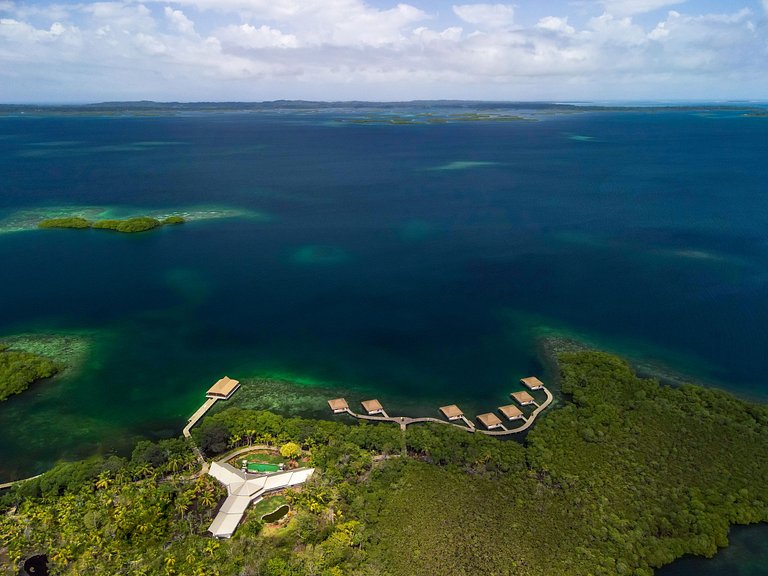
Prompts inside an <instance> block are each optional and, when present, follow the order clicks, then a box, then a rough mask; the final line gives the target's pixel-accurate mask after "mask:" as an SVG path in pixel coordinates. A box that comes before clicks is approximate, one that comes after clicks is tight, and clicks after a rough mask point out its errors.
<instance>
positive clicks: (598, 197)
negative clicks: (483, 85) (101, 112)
mask: <svg viewBox="0 0 768 576" xmlns="http://www.w3.org/2000/svg"><path fill="white" fill-rule="evenodd" d="M343 114H344V113H342V112H334V111H324V112H320V113H316V114H313V115H300V114H295V113H282V114H276V113H269V114H268V113H263V114H234V113H233V114H226V113H219V114H191V115H179V116H151V117H141V116H111V117H107V116H104V117H83V116H70V117H68V116H62V115H50V116H36V117H23V116H16V117H0V219H2V218H4V217H7V216H10V215H12V214H14V213H15V212H17V211H18V210H22V209H30V208H45V207H50V206H62V205H71V206H105V207H118V208H120V209H123V210H132V209H134V210H138V211H142V210H155V209H166V208H168V209H177V208H187V207H190V206H196V205H208V206H216V207H226V208H237V209H243V210H249V211H253V212H257V213H259V214H260V215H261V217H260V218H231V219H220V220H208V221H201V222H191V223H187V224H185V225H183V226H181V227H176V228H172V229H171V228H169V229H162V230H159V231H154V232H151V233H146V234H141V235H118V234H112V233H104V232H98V231H85V232H83V231H71V230H46V231H42V230H41V231H37V230H33V231H27V232H15V233H7V234H0V269H1V270H2V278H3V281H2V282H0V334H13V333H19V332H27V331H30V330H36V331H40V332H55V331H59V330H64V331H81V330H90V331H92V330H96V331H97V332H98V333H99V334H100V337H99V347H98V354H94V356H93V357H92V358H91V361H90V362H89V364H88V366H87V368H86V370H84V372H83V374H82V376H81V377H79V378H78V379H76V381H74V382H72V383H70V384H68V385H67V386H66V387H64V388H63V389H62V388H59V389H56V388H54V387H48V388H45V389H42V390H40V389H37V390H31V391H30V392H28V393H27V394H25V395H23V396H20V397H17V398H14V399H12V400H10V401H8V402H7V403H5V405H3V406H2V407H0V436H2V438H3V442H2V443H1V444H0V478H5V477H17V476H21V475H24V474H28V473H31V472H36V471H40V470H43V469H45V468H46V467H47V466H49V465H50V464H51V462H52V461H54V460H55V459H56V458H58V457H76V456H82V455H84V454H88V453H90V452H93V451H108V450H111V449H114V448H121V447H125V446H128V445H130V443H131V442H132V441H133V440H134V439H135V438H136V437H139V436H143V435H152V436H157V435H159V436H162V435H171V434H175V433H177V432H178V430H179V429H180V428H181V426H182V425H183V422H184V420H185V419H186V416H187V415H188V414H189V413H190V412H191V411H192V410H193V409H194V408H195V407H196V405H197V404H198V403H199V401H200V396H201V392H202V391H203V390H204V389H205V388H206V387H207V386H208V385H209V384H210V383H211V382H212V381H213V380H215V379H216V378H218V377H219V376H221V375H222V374H224V373H227V374H229V375H230V376H234V377H247V376H254V375H258V374H265V373H271V374H283V375H285V374H288V375H292V376H295V377H300V378H305V379H308V380H310V381H318V382H323V383H327V384H338V385H339V386H345V387H355V386H364V387H368V388H373V389H375V390H377V391H378V393H379V395H380V396H381V397H383V398H388V397H390V398H403V397H409V398H418V399H420V400H421V401H422V402H424V404H425V405H430V406H432V405H434V406H439V405H441V404H444V403H447V402H460V403H462V405H463V406H464V407H465V409H467V407H468V408H470V409H474V408H478V409H479V408H481V407H483V406H487V405H488V404H489V403H490V404H492V405H493V406H496V405H498V404H495V403H497V402H498V401H500V400H501V399H504V398H505V396H506V393H508V392H509V390H510V386H511V385H512V383H513V382H515V381H516V380H517V378H519V377H520V376H522V375H525V374H528V373H537V372H539V371H540V370H541V368H542V367H541V366H540V364H539V361H538V359H537V357H536V347H535V343H536V338H537V336H538V335H539V334H540V333H541V332H542V330H546V331H548V333H552V332H554V333H562V334H569V335H576V336H578V337H581V338H586V339H589V340H591V341H593V342H596V343H599V344H600V345H602V346H604V347H606V348H609V349H612V350H616V351H619V352H622V353H625V354H629V355H632V356H634V357H636V358H639V359H645V360H653V361H656V362H658V363H660V364H663V365H665V366H667V367H668V368H670V369H672V370H675V371H679V372H681V373H684V374H688V375H690V376H691V377H694V378H697V379H699V380H701V381H704V382H708V383H712V384H715V385H718V386H722V387H724V388H727V389H730V390H732V391H734V392H736V393H738V394H741V395H744V396H749V397H754V398H758V399H766V398H768V384H766V380H765V377H764V375H765V374H766V373H768V355H766V354H765V350H766V348H767V347H768V346H767V345H768V298H766V295H768V244H767V243H766V232H765V231H766V230H767V229H768V198H767V197H766V186H765V183H766V182H768V162H766V158H768V119H767V118H761V117H744V116H741V115H739V114H736V113H730V112H722V111H721V112H717V113H711V114H702V113H700V112H696V111H666V112H659V111H653V110H648V111H643V112H640V111H634V112H599V113H580V114H568V115H565V114H563V115H552V114H550V115H542V116H541V117H540V118H539V120H537V121H530V122H527V121H526V122H523V121H521V122H470V123H448V124H434V125H407V126H401V125H387V124H381V123H373V124H358V125H351V124H344V123H340V122H337V121H336V120H338V119H339V118H340V117H342V116H343ZM470 411H471V410H470Z"/></svg>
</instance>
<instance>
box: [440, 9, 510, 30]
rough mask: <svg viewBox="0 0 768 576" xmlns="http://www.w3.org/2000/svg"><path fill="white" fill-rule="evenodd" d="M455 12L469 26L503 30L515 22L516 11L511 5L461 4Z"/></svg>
mask: <svg viewBox="0 0 768 576" xmlns="http://www.w3.org/2000/svg"><path fill="white" fill-rule="evenodd" d="M453 12H454V14H456V16H458V17H459V18H461V19H462V20H464V22H467V23H469V24H475V25H476V26H480V27H485V28H502V27H504V26H510V25H511V24H512V22H513V19H514V15H515V9H514V7H513V6H512V5H511V4H460V5H456V6H453Z"/></svg>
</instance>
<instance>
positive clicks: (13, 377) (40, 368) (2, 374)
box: [0, 344, 60, 402]
mask: <svg viewBox="0 0 768 576" xmlns="http://www.w3.org/2000/svg"><path fill="white" fill-rule="evenodd" d="M59 370H60V366H59V365H58V364H57V363H56V362H54V361H53V360H51V359H50V358H46V357H45V356H39V355H37V354H32V353H31V352H23V351H20V350H10V349H9V348H8V347H7V346H5V345H3V344H0V402H2V401H3V400H5V399H7V398H8V397H9V396H11V395H13V394H18V393H20V392H23V391H24V390H26V389H27V387H28V386H29V385H30V384H32V383H33V382H35V381H36V380H41V379H42V378H50V377H51V376H53V375H54V374H56V373H57V372H58V371H59Z"/></svg>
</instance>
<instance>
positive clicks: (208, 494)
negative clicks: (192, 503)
mask: <svg viewBox="0 0 768 576" xmlns="http://www.w3.org/2000/svg"><path fill="white" fill-rule="evenodd" d="M216 502H218V500H217V499H216V496H214V494H213V490H206V491H205V492H203V493H202V494H201V495H200V504H202V505H203V506H206V507H208V508H210V507H213V506H214V505H215V504H216Z"/></svg>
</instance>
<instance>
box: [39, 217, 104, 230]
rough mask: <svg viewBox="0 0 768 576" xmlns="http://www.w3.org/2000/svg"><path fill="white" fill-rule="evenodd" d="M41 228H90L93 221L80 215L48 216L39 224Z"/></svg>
mask: <svg viewBox="0 0 768 576" xmlns="http://www.w3.org/2000/svg"><path fill="white" fill-rule="evenodd" d="M37 226H38V227H39V228H90V227H91V221H90V220H86V219H85V218H80V217H79V216H68V217H64V218H48V219H47V220H43V221H42V222H40V223H39V224H38V225H37Z"/></svg>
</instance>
